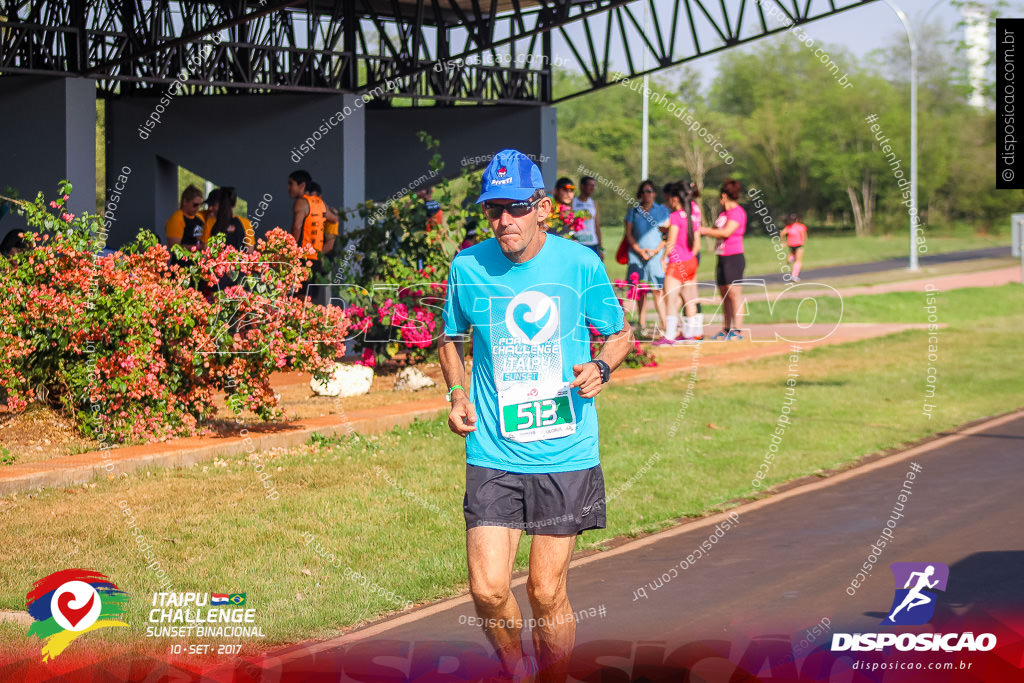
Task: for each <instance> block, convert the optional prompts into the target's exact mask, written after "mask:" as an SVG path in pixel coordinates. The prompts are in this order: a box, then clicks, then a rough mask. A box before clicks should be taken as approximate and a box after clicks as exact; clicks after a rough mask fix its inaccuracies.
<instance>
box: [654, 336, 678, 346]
mask: <svg viewBox="0 0 1024 683" xmlns="http://www.w3.org/2000/svg"><path fill="white" fill-rule="evenodd" d="M675 343H676V342H675V340H674V339H669V338H668V337H662V338H661V339H655V340H654V341H653V342H651V346H672V345H673V344H675Z"/></svg>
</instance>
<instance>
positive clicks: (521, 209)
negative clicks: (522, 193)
mask: <svg viewBox="0 0 1024 683" xmlns="http://www.w3.org/2000/svg"><path fill="white" fill-rule="evenodd" d="M538 202H540V199H535V200H534V201H532V202H531V201H529V200H526V199H524V200H522V201H518V202H509V203H508V204H494V203H493V202H484V213H485V214H487V217H488V218H490V219H491V220H492V221H493V220H497V219H499V218H501V214H503V213H505V212H506V211H508V215H510V216H512V218H522V217H523V216H525V215H526V214H528V213H530V212H531V211H533V207H535V206H537V203H538Z"/></svg>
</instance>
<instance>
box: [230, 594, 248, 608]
mask: <svg viewBox="0 0 1024 683" xmlns="http://www.w3.org/2000/svg"><path fill="white" fill-rule="evenodd" d="M228 602H229V603H231V604H232V605H244V604H245V593H232V594H231V595H229V596H228Z"/></svg>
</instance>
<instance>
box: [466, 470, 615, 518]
mask: <svg viewBox="0 0 1024 683" xmlns="http://www.w3.org/2000/svg"><path fill="white" fill-rule="evenodd" d="M462 509H463V511H464V512H465V515H466V529H467V530H469V529H472V528H474V527H478V526H503V527H508V528H510V529H522V530H523V531H525V532H526V533H527V534H528V535H531V536H532V535H533V534H545V535H562V534H579V533H582V532H583V531H586V530H587V529H603V528H604V527H605V501H604V474H603V473H602V472H601V466H600V465H597V466H595V467H592V468H590V469H589V470H577V471H575V472H554V473H551V474H516V473H515V472H506V471H504V470H494V469H491V468H489V467H479V466H477V465H469V464H467V465H466V497H465V498H464V499H463V503H462Z"/></svg>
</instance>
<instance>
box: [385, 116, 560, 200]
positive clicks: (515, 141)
mask: <svg viewBox="0 0 1024 683" xmlns="http://www.w3.org/2000/svg"><path fill="white" fill-rule="evenodd" d="M421 130H422V131H426V132H427V133H429V134H430V135H431V136H432V137H434V138H436V139H437V140H439V141H440V143H441V148H440V152H441V158H442V159H443V160H444V164H445V168H444V175H446V176H456V175H458V174H459V173H460V171H461V170H462V169H463V168H467V167H468V168H483V167H485V166H486V165H487V161H488V160H489V159H490V157H491V156H493V155H494V153H495V152H498V151H500V150H502V149H504V148H507V147H511V148H514V149H518V150H519V151H521V152H523V153H525V154H529V155H531V156H532V157H533V158H534V160H536V161H537V162H538V164H539V165H540V167H541V172H542V173H543V174H544V180H545V181H546V182H547V184H548V189H551V186H553V185H554V182H555V180H556V177H555V176H556V173H557V162H558V159H557V156H556V153H557V148H556V137H557V121H556V118H555V108H554V107H513V106H495V107H490V106H488V107H452V108H447V107H438V108H424V109H408V108H405V109H402V108H396V109H387V110H383V109H382V110H368V111H367V115H366V149H367V150H368V153H367V157H366V193H367V195H368V196H370V197H373V198H375V199H378V200H380V199H386V198H387V197H390V196H391V195H392V194H394V193H396V192H401V193H403V194H404V193H407V192H414V191H415V190H416V189H418V187H419V186H422V185H425V184H427V183H426V182H423V183H418V182H417V181H418V180H419V179H420V178H421V176H422V175H423V174H424V173H426V172H427V170H428V165H427V164H428V162H429V161H430V157H431V156H432V155H433V152H428V151H427V150H426V148H425V147H424V145H423V143H422V142H420V140H419V138H418V135H417V134H418V132H419V131H421ZM435 182H436V181H435ZM411 184H415V185H417V186H416V187H410V185H411Z"/></svg>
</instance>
